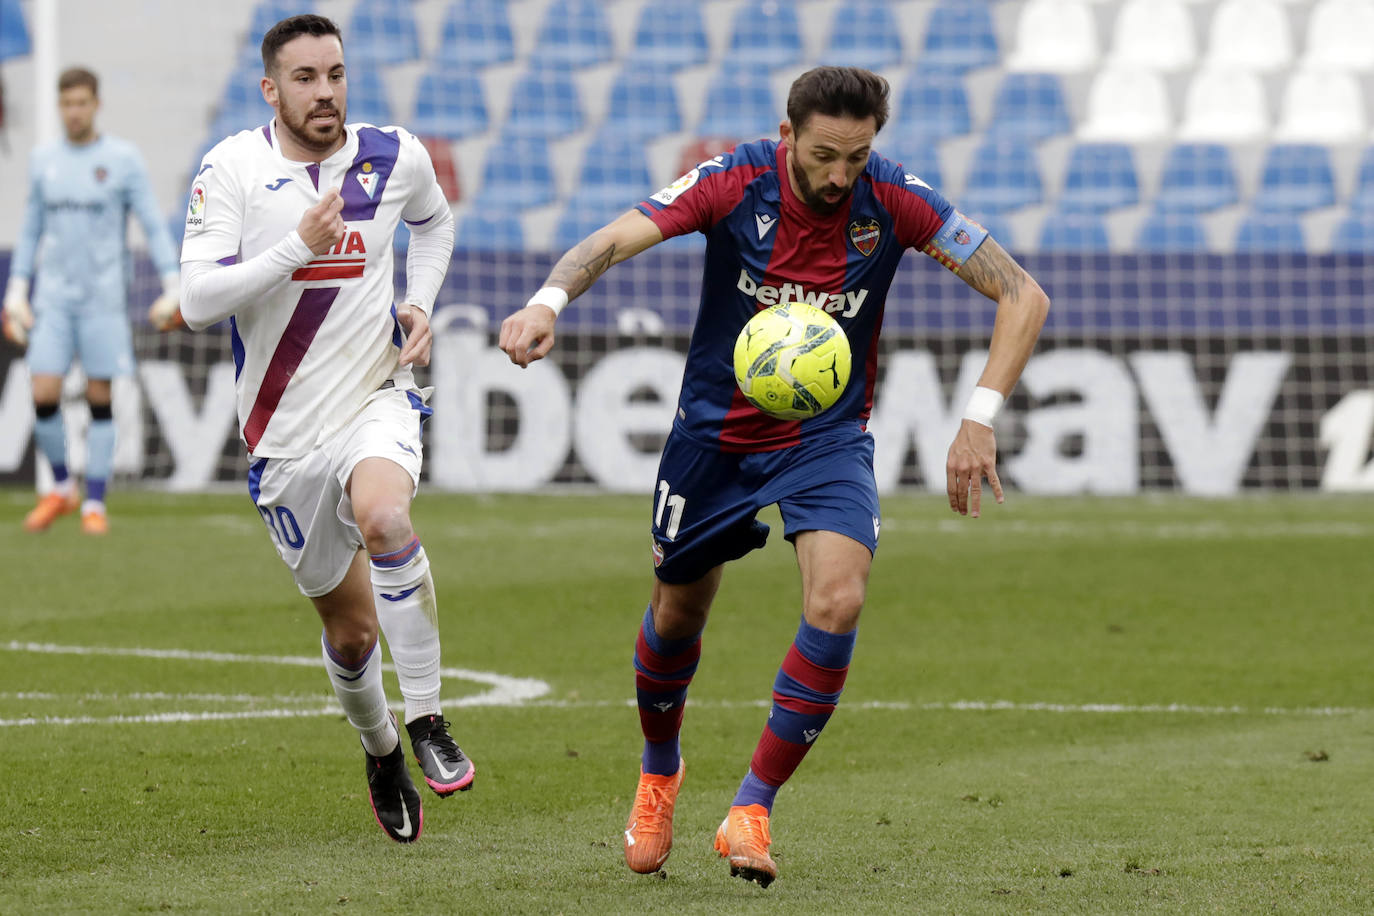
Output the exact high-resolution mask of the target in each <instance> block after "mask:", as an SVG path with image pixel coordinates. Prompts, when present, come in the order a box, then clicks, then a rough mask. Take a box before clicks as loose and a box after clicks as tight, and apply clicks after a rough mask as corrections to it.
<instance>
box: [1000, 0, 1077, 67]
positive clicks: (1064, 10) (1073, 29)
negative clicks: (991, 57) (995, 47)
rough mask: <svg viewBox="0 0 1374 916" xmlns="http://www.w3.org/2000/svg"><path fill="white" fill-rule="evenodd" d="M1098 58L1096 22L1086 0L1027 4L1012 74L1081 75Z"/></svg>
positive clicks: (1033, 0)
mask: <svg viewBox="0 0 1374 916" xmlns="http://www.w3.org/2000/svg"><path fill="white" fill-rule="evenodd" d="M1098 56H1099V49H1098V43H1097V22H1096V20H1095V19H1094V17H1093V12H1092V10H1091V9H1089V8H1088V5H1087V3H1085V2H1083V0H1027V2H1026V3H1025V5H1024V6H1022V7H1021V14H1020V16H1019V17H1018V18H1017V22H1016V50H1015V51H1013V52H1012V53H1011V54H1010V55H1009V56H1008V57H1007V60H1006V67H1007V69H1008V70H1012V71H1023V72H1029V73H1082V72H1083V71H1084V70H1088V69H1091V68H1092V67H1093V66H1094V65H1095V64H1096V63H1097V59H1098Z"/></svg>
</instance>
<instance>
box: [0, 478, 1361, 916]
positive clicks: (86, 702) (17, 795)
mask: <svg viewBox="0 0 1374 916" xmlns="http://www.w3.org/2000/svg"><path fill="white" fill-rule="evenodd" d="M30 499H31V496H30V494H29V493H27V492H21V491H18V490H9V491H0V554H2V555H3V557H4V563H3V567H2V568H3V571H2V572H0V627H2V628H3V630H2V634H3V635H0V913H6V914H8V913H16V914H17V913H24V914H27V913H59V912H61V913H65V912H93V913H94V912H98V913H123V912H160V911H171V912H187V913H205V912H211V913H220V912H224V913H240V912H261V913H294V912H328V913H342V912H350V911H352V912H379V913H404V914H420V913H437V912H457V913H588V914H599V913H671V914H675V916H676V914H690V913H736V912H746V913H755V912H757V913H788V914H792V913H838V912H845V913H895V912H902V913H906V912H920V913H956V914H965V913H972V914H979V913H1094V914H1096V913H1101V914H1116V913H1189V914H1191V913H1213V912H1220V913H1260V912H1264V913H1271V912H1277V913H1368V912H1374V664H1371V659H1374V651H1371V647H1374V551H1372V550H1371V547H1374V500H1371V499H1369V498H1349V497H1347V498H1340V499H1338V498H1330V497H1328V498H1323V497H1313V496H1306V497H1296V496H1269V497H1255V498H1249V499H1242V500H1236V501H1206V500H1185V499H1181V498H1172V497H1161V498H1152V499H1131V500H1125V499H1123V500H1095V499H1073V500H1052V499H1032V498H1028V497H1026V496H1024V495H1020V494H1015V493H1013V494H1010V496H1009V501H1008V503H1007V504H1006V505H1004V506H990V507H987V508H986V509H985V512H984V517H983V518H981V519H978V520H971V519H961V518H959V517H957V516H955V515H953V514H952V513H951V512H950V511H949V509H948V507H947V506H946V505H945V504H944V503H943V502H942V501H941V500H938V499H934V498H929V497H924V496H911V495H904V496H898V497H891V498H888V499H887V500H886V501H885V513H886V514H885V517H884V520H883V537H882V548H881V549H880V551H879V553H878V558H877V560H876V562H875V565H874V570H873V577H872V581H871V585H870V590H869V595H868V603H867V606H866V608H865V611H864V617H863V621H862V623H861V626H860V634H859V642H858V648H857V651H856V654H855V658H854V662H853V665H852V668H851V673H850V678H849V682H848V685H847V687H846V690H845V695H844V698H843V699H842V701H841V704H840V708H839V711H838V712H837V714H836V715H835V717H834V718H833V719H832V720H831V723H830V726H829V728H828V729H827V730H826V732H825V734H824V736H823V737H822V738H821V739H820V741H819V742H818V743H817V745H816V747H815V749H814V751H813V753H812V754H811V755H810V756H809V757H808V759H807V760H806V761H805V762H804V763H803V765H802V767H801V769H800V770H799V771H798V773H797V775H796V776H795V777H794V778H793V780H792V781H791V782H790V783H789V784H788V785H787V786H786V787H785V788H784V789H783V790H782V792H781V794H780V795H779V798H778V803H777V806H776V808H775V809H774V818H773V851H774V854H775V856H776V858H777V861H778V864H779V867H780V869H781V875H780V877H779V879H778V880H777V882H775V883H774V884H773V886H772V887H770V888H768V889H766V890H764V889H761V888H759V887H757V886H756V885H753V884H746V883H745V882H742V881H739V880H737V879H732V878H730V877H729V869H728V866H726V865H725V864H724V863H722V862H721V861H720V860H719V859H718V858H717V857H716V856H715V854H714V852H713V851H712V850H711V839H712V836H713V833H714V830H715V827H716V825H717V824H718V823H719V821H720V819H721V817H722V816H723V815H724V813H725V809H726V807H727V806H728V804H729V802H730V799H731V797H732V795H733V792H734V789H735V787H736V785H737V784H738V781H739V779H740V777H741V776H742V775H743V772H744V768H745V767H746V766H747V764H748V760H749V756H750V754H751V753H752V750H753V746H754V742H755V740H756V739H757V737H758V733H759V730H760V728H761V727H762V725H763V721H764V717H765V715H766V701H767V698H768V696H769V691H770V689H771V684H772V680H773V676H774V674H775V672H776V670H777V666H778V664H779V662H780V661H781V659H782V656H783V653H784V652H785V650H786V648H787V645H788V643H789V641H790V639H791V636H792V634H793V632H794V631H795V628H796V621H797V615H798V612H799V606H798V600H799V599H798V596H799V585H798V581H797V575H796V569H795V561H794V558H793V555H792V552H791V549H790V547H789V546H788V545H787V544H786V542H785V541H783V540H782V538H781V536H780V534H781V532H780V529H779V527H778V526H777V525H776V524H775V528H774V537H773V538H772V540H771V542H770V544H769V545H768V547H767V548H766V549H764V550H762V551H759V552H757V553H755V554H753V555H751V556H750V557H748V558H746V559H744V560H743V561H740V562H738V563H735V564H732V565H731V566H730V567H729V568H728V569H727V571H726V576H725V583H724V586H723V588H722V590H721V594H720V597H719V600H718V603H717V605H716V608H715V611H714V616H713V618H712V621H711V625H710V626H709V627H708V628H707V631H706V635H705V641H704V652H703V658H702V662H701V667H700V670H699V672H698V675H697V679H696V681H695V683H694V685H693V688H692V693H691V700H692V703H691V706H690V707H689V709H688V711H687V719H686V725H685V729H684V733H683V743H684V753H685V755H686V758H687V761H688V774H687V779H686V782H685V784H684V786H683V790H682V795H681V796H680V798H679V802H678V817H677V825H676V828H677V829H676V846H675V849H674V851H673V854H672V857H671V858H670V859H669V860H668V863H667V866H666V868H665V870H664V871H663V872H661V873H660V874H659V875H657V876H640V875H635V874H632V873H630V872H629V871H628V870H627V869H626V868H625V867H624V865H623V863H622V861H621V851H620V842H621V837H620V831H621V830H622V828H623V826H624V820H625V817H626V814H627V813H628V805H629V802H630V798H631V795H632V792H633V789H634V783H635V778H636V774H637V769H638V751H639V729H638V723H637V719H636V715H635V712H634V710H633V707H632V706H631V705H630V700H631V698H632V697H633V676H632V669H631V665H630V659H631V653H632V649H633V640H634V635H635V631H636V627H637V625H638V621H639V618H640V615H641V614H642V612H643V608H644V604H645V601H646V599H647V596H648V590H649V584H650V575H651V573H650V554H649V540H648V536H647V524H648V514H649V508H650V507H649V501H648V498H647V496H646V497H642V498H641V497H633V498H631V497H613V496H605V495H595V496H593V495H549V494H543V495H534V496H520V497H515V496H502V497H477V496H451V495H439V494H434V493H429V492H425V493H422V494H421V497H420V499H419V500H418V501H417V503H416V506H415V522H416V527H417V530H418V531H419V533H420V535H421V537H422V538H423V539H424V541H425V544H426V547H427V550H428V552H429V556H430V558H431V562H432V563H433V568H434V576H435V580H436V583H437V586H438V590H439V598H440V613H441V622H442V633H443V639H444V664H445V666H446V667H449V668H453V669H464V670H465V671H466V672H467V676H465V677H460V676H457V675H454V676H451V677H449V678H447V679H446V681H445V689H444V695H445V698H446V701H447V703H446V712H447V714H448V717H449V718H450V719H451V720H452V721H453V722H454V729H455V733H456V735H457V736H458V738H459V741H460V743H461V744H462V745H463V747H464V749H465V750H467V751H468V753H469V754H470V755H471V756H472V757H473V758H474V760H475V761H476V764H477V780H476V784H475V787H474V789H473V790H472V791H471V792H467V793H463V794H461V795H458V796H454V797H452V798H449V799H447V800H443V801H440V800H439V799H436V798H434V797H433V796H432V795H429V794H426V798H425V827H424V835H423V837H422V839H421V840H420V841H419V842H418V843H416V844H414V845H413V846H409V847H401V846H398V845H395V844H393V843H391V842H389V841H388V840H387V839H386V837H385V836H384V835H383V833H382V832H381V830H379V829H378V828H377V826H376V824H375V823H374V822H373V820H372V813H371V811H370V809H369V807H368V804H367V799H366V789H365V785H364V779H363V766H362V763H363V762H362V755H361V753H360V751H359V748H358V745H357V740H356V738H355V737H354V736H353V734H352V732H351V730H350V729H349V727H348V725H347V723H346V722H344V721H343V720H342V718H341V716H340V715H339V714H338V712H337V711H336V710H335V709H334V708H333V707H332V706H331V699H332V698H331V694H330V691H329V686H328V682H327V681H326V679H325V678H324V676H323V674H322V672H321V671H320V670H319V667H318V666H316V665H313V664H309V663H306V664H294V665H293V664H290V663H289V661H290V659H292V658H306V659H310V658H314V657H315V656H316V655H317V654H318V640H319V624H318V620H317V619H316V618H315V616H314V612H313V610H312V609H311V608H310V606H309V604H308V603H307V602H306V601H305V600H304V599H303V598H301V597H300V596H299V595H298V594H297V593H296V591H295V589H294V587H293V585H292V584H291V582H290V579H289V576H288V574H287V572H286V570H285V569H284V568H283V567H282V566H281V565H280V563H279V562H278V561H277V559H276V557H275V555H274V553H273V551H272V549H271V547H270V544H269V542H268V539H267V535H266V532H265V530H264V528H263V526H262V524H261V522H260V520H259V519H258V517H257V515H256V513H255V512H254V511H253V508H252V506H251V505H249V503H248V500H247V498H246V496H244V495H240V494H237V493H235V494H233V495H212V496H170V495H163V494H156V493H143V492H128V491H121V492H116V493H115V494H114V495H113V497H112V501H111V512H112V515H111V519H112V533H111V535H110V536H109V537H108V538H107V539H104V540H99V539H91V538H86V537H83V536H82V535H81V534H80V533H79V532H78V526H77V524H76V523H75V522H74V521H73V520H72V519H70V518H66V519H62V520H61V521H60V522H59V523H58V525H56V526H55V527H54V529H53V530H52V531H50V532H48V533H47V534H45V535H42V536H31V535H26V534H24V533H23V532H22V531H21V530H20V525H19V522H20V519H21V518H22V515H23V512H24V511H25V510H26V509H27V508H28V506H29V502H30ZM765 518H766V519H767V520H768V521H770V522H774V523H776V522H777V516H776V514H774V513H769V514H767V515H766V516H765ZM115 650H138V651H136V652H135V651H130V652H124V653H120V652H117V651H115ZM489 675H490V676H491V677H488V676H489ZM495 676H500V678H507V679H510V678H514V679H524V680H523V681H520V683H525V684H526V685H527V686H528V685H529V684H530V683H531V682H542V683H544V684H546V685H547V688H548V690H547V693H545V694H543V695H542V696H540V697H538V698H537V699H525V700H521V701H506V700H501V697H502V696H504V695H505V694H502V689H503V688H500V687H499V685H500V684H505V683H508V682H507V681H502V680H500V679H499V678H496V677H495ZM483 678H487V680H485V681H484V680H483ZM388 684H389V690H390V693H391V696H392V697H393V698H396V697H398V693H397V691H396V690H395V685H394V680H393V679H392V678H391V676H390V675H388ZM493 684H497V685H498V686H496V687H494V686H493ZM483 695H485V696H488V697H492V696H495V697H496V699H497V700H500V702H497V703H494V704H487V705H475V704H473V703H471V702H470V701H471V699H472V698H474V697H480V696H483ZM412 771H414V765H413V763H412ZM422 792H425V793H428V790H426V789H422Z"/></svg>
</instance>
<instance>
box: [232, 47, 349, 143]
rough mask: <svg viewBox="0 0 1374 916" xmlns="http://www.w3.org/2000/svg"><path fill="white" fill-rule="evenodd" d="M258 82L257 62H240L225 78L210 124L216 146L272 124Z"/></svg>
mask: <svg viewBox="0 0 1374 916" xmlns="http://www.w3.org/2000/svg"><path fill="white" fill-rule="evenodd" d="M261 81H262V59H261V58H258V59H256V60H250V61H246V62H241V63H240V64H239V65H238V66H237V67H235V68H234V70H233V71H232V72H231V73H230V74H229V81H228V82H227V83H226V84H225V86H224V95H223V96H221V97H220V100H219V108H218V110H217V111H216V112H215V119H214V120H213V121H211V122H210V137H211V139H212V140H214V141H215V142H218V141H220V140H222V139H224V138H225V137H227V136H229V135H230V134H236V133H238V132H239V131H241V130H250V129H252V128H254V127H258V126H260V125H263V124H266V123H267V122H268V121H271V120H272V117H273V115H274V114H275V112H274V111H273V110H272V106H271V105H268V104H267V102H265V101H263V98H262V89H261V88H260V84H261ZM350 116H351V111H350Z"/></svg>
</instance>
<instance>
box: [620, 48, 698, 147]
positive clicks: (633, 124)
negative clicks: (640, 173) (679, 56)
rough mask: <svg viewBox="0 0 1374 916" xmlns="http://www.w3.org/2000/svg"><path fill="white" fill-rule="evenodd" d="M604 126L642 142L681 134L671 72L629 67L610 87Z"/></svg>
mask: <svg viewBox="0 0 1374 916" xmlns="http://www.w3.org/2000/svg"><path fill="white" fill-rule="evenodd" d="M603 123H604V124H605V125H606V126H607V127H610V128H614V129H615V130H616V131H617V132H619V133H621V134H625V135H628V136H632V137H635V138H637V139H639V140H649V139H651V138H655V137H659V136H661V135H663V134H672V133H677V132H678V131H680V130H682V115H681V113H680V110H679V107H678V102H677V87H676V85H674V83H673V75H672V73H671V71H670V70H669V69H668V68H666V67H662V66H656V65H653V64H630V65H629V66H627V67H626V68H625V69H624V70H622V71H621V72H620V73H619V74H618V75H617V76H616V78H615V82H614V83H613V84H612V85H611V94H610V99H609V102H608V104H607V107H606V118H605V121H604V122H603Z"/></svg>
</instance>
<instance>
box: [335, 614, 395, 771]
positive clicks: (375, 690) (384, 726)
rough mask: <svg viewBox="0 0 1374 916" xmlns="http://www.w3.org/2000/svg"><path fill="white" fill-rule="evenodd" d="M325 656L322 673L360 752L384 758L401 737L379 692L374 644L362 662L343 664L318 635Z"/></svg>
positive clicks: (377, 654) (378, 657)
mask: <svg viewBox="0 0 1374 916" xmlns="http://www.w3.org/2000/svg"><path fill="white" fill-rule="evenodd" d="M320 646H321V649H322V651H323V653H324V670H325V671H327V672H328V673H329V683H330V684H331V685H333V687H334V695H335V696H336V697H338V698H339V705H340V706H342V707H343V710H344V715H346V716H347V717H348V721H349V723H350V724H352V726H353V727H354V728H356V729H357V730H358V734H359V735H361V736H362V739H363V749H364V750H366V751H367V752H368V753H369V754H371V755H372V756H373V757H384V756H386V755H387V754H390V753H391V752H392V751H394V750H395V749H396V745H397V744H398V743H399V742H400V740H401V736H400V735H399V734H398V733H397V731H396V721H395V720H394V719H393V718H392V716H391V710H389V709H387V708H386V693H385V692H384V691H383V689H382V658H381V655H382V654H381V653H380V652H378V651H377V644H376V643H373V645H372V648H371V649H369V650H367V655H366V656H364V657H363V659H362V660H361V661H358V662H355V663H353V664H351V665H350V664H345V663H344V661H343V660H342V659H341V658H339V656H338V653H336V652H335V651H334V647H333V646H331V645H329V640H327V639H325V638H324V634H323V633H321V634H320Z"/></svg>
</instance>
